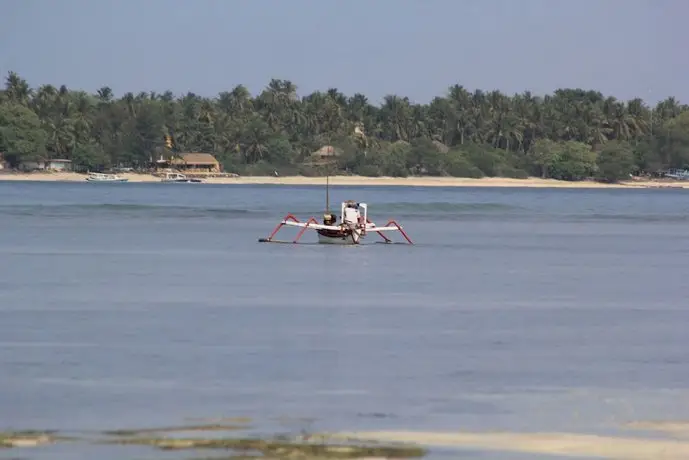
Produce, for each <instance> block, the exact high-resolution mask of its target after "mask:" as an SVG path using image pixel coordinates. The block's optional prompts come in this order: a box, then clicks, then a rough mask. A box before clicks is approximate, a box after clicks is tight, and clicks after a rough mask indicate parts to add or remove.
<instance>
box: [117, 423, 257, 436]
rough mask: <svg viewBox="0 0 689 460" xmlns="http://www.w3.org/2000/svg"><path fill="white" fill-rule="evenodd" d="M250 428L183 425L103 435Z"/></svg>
mask: <svg viewBox="0 0 689 460" xmlns="http://www.w3.org/2000/svg"><path fill="white" fill-rule="evenodd" d="M248 428H250V427H248V426H246V425H229V424H228V425H225V424H208V425H182V426H172V427H161V428H139V429H122V430H108V431H104V432H103V434H106V435H109V436H138V435H142V434H150V433H173V432H176V431H239V430H246V429H248Z"/></svg>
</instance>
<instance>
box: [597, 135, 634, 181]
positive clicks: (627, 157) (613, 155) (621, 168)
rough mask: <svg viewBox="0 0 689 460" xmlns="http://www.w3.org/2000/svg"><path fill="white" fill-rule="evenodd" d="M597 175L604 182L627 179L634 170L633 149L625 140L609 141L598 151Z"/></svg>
mask: <svg viewBox="0 0 689 460" xmlns="http://www.w3.org/2000/svg"><path fill="white" fill-rule="evenodd" d="M596 164H597V166H598V175H597V177H598V178H599V179H600V180H603V181H605V182H617V181H619V180H622V179H628V178H629V175H630V174H631V173H632V171H633V170H634V151H633V149H632V146H631V145H629V143H628V142H626V141H611V142H608V143H607V144H605V146H604V147H603V149H602V150H601V151H600V152H598V158H597V159H596Z"/></svg>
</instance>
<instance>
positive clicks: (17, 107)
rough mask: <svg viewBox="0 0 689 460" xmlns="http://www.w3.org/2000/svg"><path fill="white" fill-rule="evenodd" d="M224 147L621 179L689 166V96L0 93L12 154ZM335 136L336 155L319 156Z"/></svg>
mask: <svg viewBox="0 0 689 460" xmlns="http://www.w3.org/2000/svg"><path fill="white" fill-rule="evenodd" d="M166 135H170V136H171V137H172V139H174V146H173V148H172V149H173V150H175V151H178V152H180V151H181V152H191V151H194V152H208V153H212V154H214V155H215V156H216V157H217V158H218V159H219V160H220V161H221V163H222V164H223V165H224V167H225V170H228V171H234V172H239V173H242V174H265V173H268V172H272V171H273V170H274V169H277V170H278V171H280V172H281V173H282V174H283V175H284V174H291V173H292V174H293V173H299V174H319V173H322V172H323V169H322V168H323V167H328V168H329V169H330V171H331V172H336V171H337V170H339V171H341V172H343V171H346V172H350V173H354V174H362V175H391V176H406V175H410V174H413V175H422V174H425V175H451V176H462V177H481V176H506V177H526V176H528V175H536V176H540V177H548V178H557V179H565V180H580V179H584V178H589V177H596V178H599V179H602V180H610V181H614V180H618V179H621V178H624V177H628V175H629V174H630V173H636V174H639V173H652V172H655V171H658V170H660V169H664V168H681V167H686V166H689V107H687V106H686V105H680V104H679V103H678V102H677V101H676V100H675V99H674V98H669V99H667V100H665V101H662V102H660V103H659V104H657V105H656V106H655V107H653V108H649V107H647V106H646V105H645V104H644V102H643V101H642V100H641V99H634V100H631V101H628V102H622V101H618V100H616V99H615V98H613V97H605V96H603V95H602V94H601V93H599V92H596V91H585V90H581V89H561V90H557V91H555V93H554V94H552V95H546V96H545V97H537V96H533V95H532V94H530V93H529V92H525V93H523V94H515V95H514V96H511V97H510V96H508V95H505V94H502V93H500V92H499V91H491V92H484V91H481V90H475V91H473V92H470V91H468V90H467V89H465V88H463V87H462V86H459V85H455V86H452V87H451V88H449V91H448V93H447V95H446V96H444V97H436V98H435V99H433V101H431V102H430V103H429V104H414V103H412V102H411V101H410V100H409V99H408V98H406V97H402V96H396V95H389V96H386V97H385V98H384V101H383V103H382V105H381V106H375V105H373V104H371V103H370V102H369V100H368V99H367V98H366V96H364V95H362V94H355V95H353V96H351V97H347V96H345V95H344V94H342V93H340V92H339V91H338V90H337V89H334V88H332V89H329V90H328V91H326V92H315V93H312V94H310V95H308V96H305V97H302V98H299V97H298V96H297V88H296V86H295V85H294V84H293V83H291V82H289V81H284V80H271V81H270V83H269V84H268V86H267V87H266V88H265V89H264V90H263V91H262V92H261V93H260V94H258V95H257V96H256V97H252V96H251V94H250V93H249V91H248V90H247V89H246V88H245V87H244V86H242V85H239V86H236V87H235V88H233V89H232V90H231V91H229V92H222V93H220V94H219V95H218V96H217V97H215V98H212V99H211V98H204V97H200V96H197V95H195V94H193V93H188V94H186V95H184V96H181V97H175V96H174V95H173V94H172V93H171V92H169V91H167V92H165V93H162V94H158V93H154V92H151V93H147V92H140V93H138V94H134V93H126V94H125V95H123V96H122V97H121V98H120V99H116V98H115V97H114V95H113V92H112V90H111V89H110V88H108V87H103V88H101V89H100V90H98V92H97V94H95V95H92V94H88V93H86V92H83V91H74V90H69V89H68V88H67V87H65V86H61V87H59V88H56V87H54V86H52V85H44V86H41V87H40V88H38V89H32V88H31V87H30V86H29V85H28V84H27V82H26V81H25V80H24V79H22V78H21V77H19V76H18V75H17V74H16V73H13V72H10V73H9V75H8V77H7V79H6V83H5V89H4V91H1V92H0V152H4V156H5V160H6V161H8V162H10V164H12V165H15V166H16V165H18V164H19V163H20V162H21V161H22V160H32V159H41V158H67V159H71V160H72V161H73V162H74V165H75V166H76V167H78V168H81V169H91V170H101V169H106V168H109V167H111V166H128V167H136V168H145V167H147V166H148V165H149V162H150V160H151V158H152V157H153V156H156V157H157V156H159V155H160V154H161V153H163V154H165V153H166V152H167V153H169V152H168V151H167V149H166V147H165V136H166ZM323 146H333V147H334V148H335V151H336V152H338V153H339V156H337V157H336V159H335V160H333V162H332V163H330V164H329V165H328V166H323V165H322V164H321V165H319V164H317V163H315V162H313V161H312V160H313V156H312V153H313V152H315V151H317V150H318V149H320V148H321V147H323Z"/></svg>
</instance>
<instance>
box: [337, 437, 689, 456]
mask: <svg viewBox="0 0 689 460" xmlns="http://www.w3.org/2000/svg"><path fill="white" fill-rule="evenodd" d="M327 436H329V437H331V438H333V439H340V438H342V439H349V440H360V441H361V440H367V441H378V442H403V443H414V444H418V445H422V446H438V447H455V448H466V449H479V450H488V451H504V452H519V453H531V454H545V455H562V456H580V457H594V458H607V459H625V460H650V459H654V460H686V459H689V442H686V441H681V440H675V439H645V438H640V437H615V436H598V435H593V434H575V433H510V432H502V433H500V432H495V433H490V432H484V433H481V432H414V431H375V432H352V433H337V434H335V435H327Z"/></svg>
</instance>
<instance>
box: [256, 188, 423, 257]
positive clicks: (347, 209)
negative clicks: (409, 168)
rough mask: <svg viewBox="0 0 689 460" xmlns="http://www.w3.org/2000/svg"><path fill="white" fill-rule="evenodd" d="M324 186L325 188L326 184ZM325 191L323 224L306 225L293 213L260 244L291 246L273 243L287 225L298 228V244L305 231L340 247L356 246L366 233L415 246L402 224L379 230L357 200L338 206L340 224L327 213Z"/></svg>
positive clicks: (308, 221)
mask: <svg viewBox="0 0 689 460" xmlns="http://www.w3.org/2000/svg"><path fill="white" fill-rule="evenodd" d="M326 187H327V185H326ZM328 201H329V200H328V192H327V188H326V212H325V214H324V215H323V223H322V224H321V223H319V222H318V220H316V218H315V217H311V218H309V220H307V221H306V222H300V221H299V219H297V218H296V217H295V216H294V215H293V214H287V215H286V216H285V217H284V218H283V219H282V221H281V222H280V223H279V224H278V225H277V227H275V230H273V233H271V234H270V236H269V237H268V238H260V239H259V240H258V241H259V242H260V243H290V242H289V241H276V240H273V238H274V237H275V235H277V233H278V232H279V231H280V229H281V228H282V227H283V226H285V225H287V226H291V227H301V230H300V231H299V233H298V234H297V236H296V238H295V239H294V240H293V241H291V243H294V244H296V243H298V242H299V239H300V238H301V237H302V235H303V234H304V232H306V230H315V231H316V233H317V235H318V243H320V244H340V245H356V244H360V243H361V240H362V239H363V238H364V237H365V236H366V235H367V234H368V233H377V234H378V235H380V236H381V237H382V238H383V242H385V243H392V240H391V239H390V238H389V237H387V236H386V235H385V232H400V234H402V236H403V237H404V239H405V240H406V241H407V243H409V244H414V243H413V242H412V240H411V239H410V238H409V236H408V235H407V233H406V232H405V231H404V229H403V228H402V226H401V225H399V224H398V223H397V222H395V221H394V220H391V221H389V222H388V223H387V224H385V225H384V226H382V227H378V226H377V225H376V224H374V223H373V222H371V221H370V220H369V218H368V205H367V204H366V203H358V202H356V201H351V200H350V201H344V202H342V205H341V210H340V216H339V223H338V218H337V216H335V215H333V214H332V213H330V211H328V208H329V206H328Z"/></svg>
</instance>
